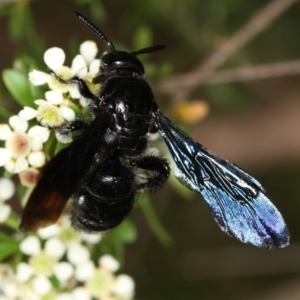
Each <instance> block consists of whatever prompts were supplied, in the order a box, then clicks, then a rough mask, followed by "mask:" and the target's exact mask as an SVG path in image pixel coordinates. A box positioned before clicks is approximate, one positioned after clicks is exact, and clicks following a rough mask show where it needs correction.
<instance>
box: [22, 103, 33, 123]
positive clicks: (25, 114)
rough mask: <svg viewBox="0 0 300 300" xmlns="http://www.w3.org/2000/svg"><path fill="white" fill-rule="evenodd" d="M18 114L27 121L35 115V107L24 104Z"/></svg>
mask: <svg viewBox="0 0 300 300" xmlns="http://www.w3.org/2000/svg"><path fill="white" fill-rule="evenodd" d="M18 116H19V117H20V118H21V119H23V120H25V121H29V120H32V119H34V118H35V117H36V109H33V108H32V107H29V106H25V107H24V108H23V109H22V110H21V111H20V112H19V114H18Z"/></svg>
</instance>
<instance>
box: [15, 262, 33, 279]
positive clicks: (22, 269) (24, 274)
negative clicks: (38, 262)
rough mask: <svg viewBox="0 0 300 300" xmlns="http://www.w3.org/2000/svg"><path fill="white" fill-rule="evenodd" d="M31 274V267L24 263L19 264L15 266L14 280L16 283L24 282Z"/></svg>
mask: <svg viewBox="0 0 300 300" xmlns="http://www.w3.org/2000/svg"><path fill="white" fill-rule="evenodd" d="M32 274H33V270H32V267H31V266H30V265H29V264H28V263H25V262H20V263H19V264H18V266H17V272H16V280H17V281H18V282H26V281H27V280H29V279H30V278H31V276H32Z"/></svg>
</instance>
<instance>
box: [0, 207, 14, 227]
mask: <svg viewBox="0 0 300 300" xmlns="http://www.w3.org/2000/svg"><path fill="white" fill-rule="evenodd" d="M10 212H11V207H10V206H9V205H7V204H1V205H0V223H4V222H5V221H6V220H7V218H8V217H9V215H10Z"/></svg>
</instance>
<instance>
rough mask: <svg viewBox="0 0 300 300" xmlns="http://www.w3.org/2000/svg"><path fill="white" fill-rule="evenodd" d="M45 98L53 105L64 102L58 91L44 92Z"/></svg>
mask: <svg viewBox="0 0 300 300" xmlns="http://www.w3.org/2000/svg"><path fill="white" fill-rule="evenodd" d="M45 97H46V99H47V100H48V101H49V102H50V103H51V104H54V105H58V104H61V103H62V102H63V100H64V97H63V94H62V93H61V92H60V91H48V92H46V94H45Z"/></svg>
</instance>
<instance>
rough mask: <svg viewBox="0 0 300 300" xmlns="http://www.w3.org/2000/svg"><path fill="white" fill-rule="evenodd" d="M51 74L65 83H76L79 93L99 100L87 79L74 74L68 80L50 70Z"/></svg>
mask: <svg viewBox="0 0 300 300" xmlns="http://www.w3.org/2000/svg"><path fill="white" fill-rule="evenodd" d="M49 74H50V75H52V76H53V77H54V78H55V79H56V80H57V81H59V82H61V83H64V84H76V85H77V88H78V90H79V93H80V95H81V96H82V97H84V98H87V99H90V100H93V101H97V102H99V99H98V97H96V96H95V95H94V94H93V93H92V92H91V91H90V90H89V88H88V86H87V85H86V83H85V81H84V80H82V79H81V78H79V77H78V76H74V77H72V78H70V79H68V80H64V79H62V78H60V77H59V76H58V75H57V74H56V73H55V72H54V71H52V70H50V72H49Z"/></svg>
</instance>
